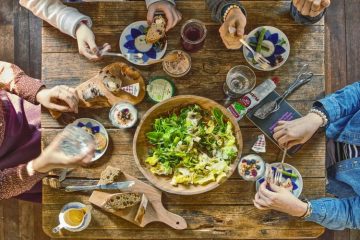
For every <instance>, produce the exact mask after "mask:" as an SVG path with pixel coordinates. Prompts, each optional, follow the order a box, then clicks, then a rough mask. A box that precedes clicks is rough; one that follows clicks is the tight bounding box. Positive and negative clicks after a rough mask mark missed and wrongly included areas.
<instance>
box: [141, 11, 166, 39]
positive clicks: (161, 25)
mask: <svg viewBox="0 0 360 240" xmlns="http://www.w3.org/2000/svg"><path fill="white" fill-rule="evenodd" d="M165 26H166V20H165V18H163V17H162V16H155V17H154V22H153V23H152V24H151V26H150V27H149V29H148V32H147V34H146V42H147V43H155V42H157V41H159V40H160V39H161V38H163V37H164V36H165Z"/></svg>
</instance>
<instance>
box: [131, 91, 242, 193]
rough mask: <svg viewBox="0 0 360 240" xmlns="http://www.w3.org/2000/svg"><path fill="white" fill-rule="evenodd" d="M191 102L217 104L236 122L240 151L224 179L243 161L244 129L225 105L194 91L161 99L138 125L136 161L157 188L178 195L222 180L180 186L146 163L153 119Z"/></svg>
mask: <svg viewBox="0 0 360 240" xmlns="http://www.w3.org/2000/svg"><path fill="white" fill-rule="evenodd" d="M192 104H197V105H199V106H200V107H201V108H202V109H205V110H209V111H211V110H212V109H214V108H218V109H219V110H220V111H221V112H222V113H223V114H224V115H225V116H226V118H227V119H228V120H230V121H231V123H232V124H233V126H234V128H233V129H234V135H235V138H236V145H237V147H238V155H237V157H236V159H235V160H234V161H233V162H232V164H231V165H230V170H229V172H228V174H227V176H226V178H225V180H226V179H228V178H229V177H230V176H231V175H232V174H233V172H234V171H235V169H236V167H237V164H238V162H239V161H240V156H241V152H242V148H243V142H242V135H241V131H240V128H239V125H238V123H237V121H236V120H235V118H234V117H233V116H232V115H231V113H229V112H228V111H227V110H226V109H225V108H224V107H223V106H221V105H220V104H218V103H217V102H215V101H213V100H210V99H208V98H204V97H199V96H193V95H181V96H177V97H173V98H171V99H168V100H166V101H163V102H161V103H158V104H156V105H155V106H153V107H152V108H150V109H149V110H148V111H147V112H146V113H145V115H144V116H143V118H142V120H141V122H140V124H139V126H138V127H137V129H136V133H135V136H134V140H133V154H134V157H135V162H136V164H137V166H138V168H139V169H140V171H141V172H142V173H143V174H144V176H145V177H146V178H147V179H148V180H149V181H150V182H151V183H152V184H153V185H155V186H156V187H157V188H159V189H161V190H163V191H165V192H168V193H174V194H179V195H194V194H200V193H204V192H207V191H210V190H212V189H214V188H216V187H218V186H219V185H220V184H221V183H217V182H211V183H209V184H207V185H183V184H179V185H177V186H173V185H171V184H170V181H171V177H166V176H158V175H155V174H153V173H152V172H150V170H149V168H148V165H147V163H145V160H146V158H147V157H148V152H149V149H150V148H151V147H152V145H151V144H150V143H149V141H148V139H147V137H146V133H148V132H151V131H152V128H153V123H154V120H155V119H156V118H159V117H162V116H164V117H166V116H168V115H169V113H173V112H174V111H175V112H176V111H177V110H180V109H181V108H183V107H186V106H188V105H192ZM222 182H224V181H222Z"/></svg>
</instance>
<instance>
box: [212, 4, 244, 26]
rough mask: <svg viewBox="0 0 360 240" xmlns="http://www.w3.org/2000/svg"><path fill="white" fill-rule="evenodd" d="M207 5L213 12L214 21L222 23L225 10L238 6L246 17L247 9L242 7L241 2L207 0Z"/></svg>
mask: <svg viewBox="0 0 360 240" xmlns="http://www.w3.org/2000/svg"><path fill="white" fill-rule="evenodd" d="M206 4H207V6H208V8H209V10H210V11H211V16H212V18H213V19H214V21H216V22H219V23H222V22H223V19H222V17H223V13H224V11H223V10H224V9H225V8H226V7H228V6H230V5H237V6H239V8H240V9H241V11H242V12H243V13H244V15H245V16H246V11H245V8H244V7H243V6H242V4H241V3H240V1H239V0H206Z"/></svg>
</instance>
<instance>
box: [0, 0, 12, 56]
mask: <svg viewBox="0 0 360 240" xmlns="http://www.w3.org/2000/svg"><path fill="white" fill-rule="evenodd" d="M13 24H14V16H13V1H11V0H4V1H2V4H1V8H0V32H1V34H0V46H6V47H1V48H0V60H2V61H6V62H13V61H14V25H13Z"/></svg>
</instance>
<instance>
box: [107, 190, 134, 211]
mask: <svg viewBox="0 0 360 240" xmlns="http://www.w3.org/2000/svg"><path fill="white" fill-rule="evenodd" d="M140 200H141V194H139V193H116V194H112V195H111V196H110V197H109V198H108V199H106V202H105V204H104V208H105V209H107V210H109V211H117V210H121V209H125V208H128V207H132V206H135V205H136V204H138V203H139V202H140Z"/></svg>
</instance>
